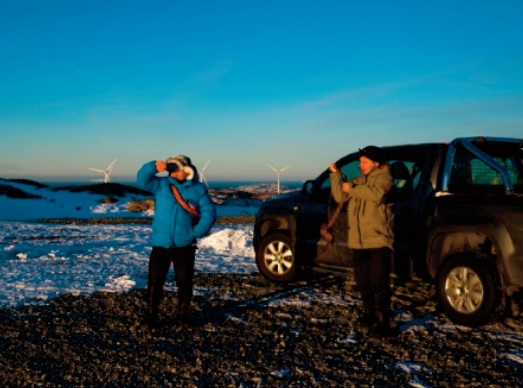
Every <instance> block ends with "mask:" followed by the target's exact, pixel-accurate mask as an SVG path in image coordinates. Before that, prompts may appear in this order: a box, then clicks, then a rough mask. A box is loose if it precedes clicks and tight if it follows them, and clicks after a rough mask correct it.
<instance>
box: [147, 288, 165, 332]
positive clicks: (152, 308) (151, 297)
mask: <svg viewBox="0 0 523 388" xmlns="http://www.w3.org/2000/svg"><path fill="white" fill-rule="evenodd" d="M160 299H161V290H160V291H159V292H158V290H157V289H156V288H155V287H150V286H149V287H147V308H146V312H145V324H146V325H147V327H148V328H149V329H154V328H156V327H158V306H159V305H160Z"/></svg>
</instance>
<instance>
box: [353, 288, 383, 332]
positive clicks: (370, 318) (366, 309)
mask: <svg viewBox="0 0 523 388" xmlns="http://www.w3.org/2000/svg"><path fill="white" fill-rule="evenodd" d="M361 296H362V304H363V313H362V314H361V316H360V317H359V318H358V323H359V324H360V325H361V326H364V327H372V326H373V325H375V324H376V323H377V321H378V319H377V317H376V308H375V303H374V295H372V294H370V293H363V292H362V293H361Z"/></svg>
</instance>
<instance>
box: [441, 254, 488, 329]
mask: <svg viewBox="0 0 523 388" xmlns="http://www.w3.org/2000/svg"><path fill="white" fill-rule="evenodd" d="M486 264H487V263H486V262H485V261H483V260H480V259H477V258H474V257H471V256H458V257H454V258H452V259H450V260H448V261H447V262H445V263H444V264H443V266H442V267H441V270H440V271H439V275H438V282H437V293H438V298H439V301H440V304H441V308H442V310H443V312H444V313H445V314H446V315H447V316H448V317H449V318H450V319H451V320H452V321H453V322H455V323H458V324H462V325H467V326H477V325H481V324H484V323H486V322H487V321H488V319H489V317H490V316H491V315H492V313H493V312H494V310H495V309H496V300H497V295H498V293H497V288H496V283H495V281H494V276H493V274H492V272H494V271H489V269H488V268H487V265H486Z"/></svg>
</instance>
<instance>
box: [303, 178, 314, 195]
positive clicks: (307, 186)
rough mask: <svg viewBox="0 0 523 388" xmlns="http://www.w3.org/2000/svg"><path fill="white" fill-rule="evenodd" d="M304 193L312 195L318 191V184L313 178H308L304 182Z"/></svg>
mask: <svg viewBox="0 0 523 388" xmlns="http://www.w3.org/2000/svg"><path fill="white" fill-rule="evenodd" d="M301 191H302V193H303V194H305V195H307V196H309V197H312V196H314V194H315V193H316V191H317V190H316V185H315V183H314V181H313V180H308V181H306V182H305V183H304V184H303V187H302V189H301Z"/></svg>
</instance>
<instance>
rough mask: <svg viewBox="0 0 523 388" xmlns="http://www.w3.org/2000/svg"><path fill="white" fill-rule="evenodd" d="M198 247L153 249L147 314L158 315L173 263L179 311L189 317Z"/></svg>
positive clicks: (148, 285) (150, 259)
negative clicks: (164, 287)
mask: <svg viewBox="0 0 523 388" xmlns="http://www.w3.org/2000/svg"><path fill="white" fill-rule="evenodd" d="M195 253H196V247H195V246H193V245H190V246H187V247H182V248H169V249H167V248H162V247H153V249H152V251H151V256H150V258H149V282H148V284H147V312H148V314H150V315H152V316H157V315H158V306H159V304H160V301H161V299H162V293H163V286H164V284H165V279H166V278H167V273H168V272H169V267H170V266H171V263H172V265H173V269H174V280H175V281H176V286H177V291H178V294H177V299H178V306H177V310H178V313H179V314H182V315H187V314H188V312H189V306H190V303H191V299H192V293H193V277H194V259H195Z"/></svg>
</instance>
